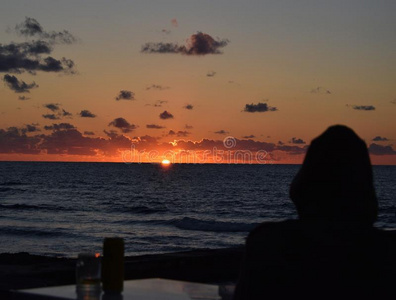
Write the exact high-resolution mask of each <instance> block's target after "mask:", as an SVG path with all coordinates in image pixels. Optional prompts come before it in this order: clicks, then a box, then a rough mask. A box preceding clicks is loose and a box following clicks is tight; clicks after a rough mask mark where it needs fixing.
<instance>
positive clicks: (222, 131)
mask: <svg viewBox="0 0 396 300" xmlns="http://www.w3.org/2000/svg"><path fill="white" fill-rule="evenodd" d="M214 133H216V134H228V133H229V132H228V131H226V130H224V129H221V130H218V131H215V132H214Z"/></svg>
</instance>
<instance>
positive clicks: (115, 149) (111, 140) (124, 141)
mask: <svg viewBox="0 0 396 300" xmlns="http://www.w3.org/2000/svg"><path fill="white" fill-rule="evenodd" d="M35 125H36V124H32V126H35ZM47 129H48V130H52V132H50V133H49V134H39V135H32V134H34V131H32V132H31V133H30V134H29V135H28V134H27V133H28V130H29V129H27V126H26V127H23V128H16V127H10V128H8V129H0V153H20V154H22V153H24V154H40V153H43V154H49V155H51V154H58V155H88V156H99V155H100V157H103V155H106V156H107V155H109V156H118V157H119V155H120V153H121V152H122V151H124V150H128V151H130V149H131V145H134V148H135V149H137V150H144V151H145V152H148V151H151V150H157V151H167V150H177V151H179V150H180V149H182V150H185V151H189V150H193V151H196V153H198V154H199V153H201V154H202V153H203V152H206V151H207V150H208V151H209V152H210V151H213V149H214V148H216V149H219V150H228V151H225V152H230V151H235V150H236V151H250V152H251V153H253V157H252V160H253V161H255V159H256V156H255V154H256V152H257V154H258V153H259V152H258V151H260V153H261V154H260V156H262V154H263V152H264V153H265V152H267V153H268V156H265V157H264V159H270V158H271V152H275V153H277V152H276V151H283V152H286V153H287V154H291V155H295V154H296V155H297V154H303V153H305V151H306V149H307V146H304V147H298V146H279V145H275V144H273V143H266V142H258V141H254V140H252V139H248V140H239V139H235V146H234V147H233V148H232V149H230V148H225V145H224V143H223V140H209V139H203V140H200V141H190V140H186V139H184V138H183V139H176V140H173V141H172V142H163V143H161V142H159V139H160V138H157V137H151V136H147V135H146V136H141V137H134V138H133V139H131V138H129V137H127V136H124V135H122V134H119V133H117V132H116V131H114V130H110V131H104V133H105V134H106V138H101V137H91V136H90V134H89V133H87V132H84V135H83V134H82V133H81V132H80V131H78V130H77V129H76V128H74V126H73V125H71V124H68V123H61V124H53V126H52V128H47ZM31 130H32V129H31ZM86 133H87V134H86ZM187 134H188V133H187V132H184V131H179V132H175V131H173V134H172V133H171V135H173V136H174V137H177V136H178V135H179V136H180V137H185V135H187ZM159 149H160V150H159ZM393 152H394V151H393ZM209 161H210V158H209Z"/></svg>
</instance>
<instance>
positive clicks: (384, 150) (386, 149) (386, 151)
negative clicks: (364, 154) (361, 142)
mask: <svg viewBox="0 0 396 300" xmlns="http://www.w3.org/2000/svg"><path fill="white" fill-rule="evenodd" d="M368 150H369V152H370V153H371V154H374V155H396V151H395V150H393V148H392V146H391V145H389V146H381V145H378V144H375V143H372V144H371V145H370V146H369V147H368Z"/></svg>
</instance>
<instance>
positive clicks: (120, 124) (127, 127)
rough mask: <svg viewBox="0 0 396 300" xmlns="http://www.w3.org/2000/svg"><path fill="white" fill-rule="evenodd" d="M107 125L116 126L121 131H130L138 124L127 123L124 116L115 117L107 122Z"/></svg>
mask: <svg viewBox="0 0 396 300" xmlns="http://www.w3.org/2000/svg"><path fill="white" fill-rule="evenodd" d="M109 126H113V127H116V128H118V129H120V130H121V131H122V132H123V133H128V132H131V131H132V130H135V129H136V128H137V127H138V126H137V125H134V124H129V123H128V121H127V120H125V119H124V118H116V119H114V120H113V121H111V122H110V123H109Z"/></svg>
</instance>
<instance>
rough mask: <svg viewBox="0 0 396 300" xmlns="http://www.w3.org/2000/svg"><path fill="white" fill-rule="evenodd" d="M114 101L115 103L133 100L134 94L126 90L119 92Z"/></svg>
mask: <svg viewBox="0 0 396 300" xmlns="http://www.w3.org/2000/svg"><path fill="white" fill-rule="evenodd" d="M115 99H116V100H117V101H119V100H135V93H134V92H131V91H127V90H121V91H120V92H119V93H118V96H117V97H116V98H115Z"/></svg>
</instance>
